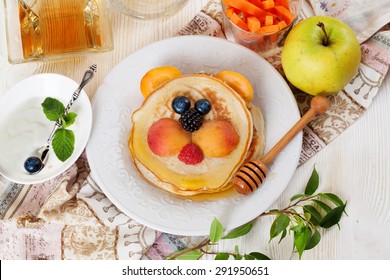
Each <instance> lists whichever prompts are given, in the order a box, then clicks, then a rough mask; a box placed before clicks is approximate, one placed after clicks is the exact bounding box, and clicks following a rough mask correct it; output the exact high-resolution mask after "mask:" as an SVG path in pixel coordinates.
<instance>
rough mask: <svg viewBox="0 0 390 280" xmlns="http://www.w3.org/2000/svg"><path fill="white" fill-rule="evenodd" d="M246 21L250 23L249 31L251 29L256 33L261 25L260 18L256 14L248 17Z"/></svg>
mask: <svg viewBox="0 0 390 280" xmlns="http://www.w3.org/2000/svg"><path fill="white" fill-rule="evenodd" d="M246 23H247V25H248V28H249V31H251V32H253V33H256V32H257V31H258V30H259V29H260V27H261V23H260V20H259V19H258V18H257V17H254V16H252V17H248V18H247V19H246Z"/></svg>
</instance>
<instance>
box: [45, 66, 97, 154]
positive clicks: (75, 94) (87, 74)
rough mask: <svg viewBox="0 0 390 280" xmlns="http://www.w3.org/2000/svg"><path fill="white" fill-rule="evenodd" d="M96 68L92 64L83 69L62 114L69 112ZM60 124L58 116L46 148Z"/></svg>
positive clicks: (47, 146) (60, 120)
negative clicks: (79, 81)
mask: <svg viewBox="0 0 390 280" xmlns="http://www.w3.org/2000/svg"><path fill="white" fill-rule="evenodd" d="M96 70H97V65H96V64H93V65H91V66H90V67H89V69H88V70H87V71H85V73H84V76H83V79H82V80H81V83H80V85H79V87H78V88H77V89H76V90H75V91H74V92H73V95H72V99H71V100H70V101H69V103H68V105H67V106H66V108H65V110H64V116H66V115H67V114H68V113H69V110H70V108H71V107H72V105H73V103H74V102H75V101H76V100H77V98H79V95H80V92H81V90H82V89H83V88H84V86H85V85H86V84H88V82H89V81H91V80H92V78H93V76H94V73H95V72H96ZM61 125H62V119H61V118H58V120H57V121H56V123H55V124H54V127H53V130H52V131H51V133H50V135H49V137H48V138H47V144H46V149H48V148H49V145H50V142H51V140H53V137H54V134H55V133H56V131H57V129H59V128H60V127H61ZM42 155H43V154H42Z"/></svg>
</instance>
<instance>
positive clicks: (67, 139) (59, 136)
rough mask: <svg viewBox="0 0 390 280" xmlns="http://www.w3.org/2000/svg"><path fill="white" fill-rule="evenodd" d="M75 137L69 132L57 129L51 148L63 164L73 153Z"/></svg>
mask: <svg viewBox="0 0 390 280" xmlns="http://www.w3.org/2000/svg"><path fill="white" fill-rule="evenodd" d="M74 142H75V137H74V133H73V131H71V130H68V129H64V128H59V129H58V130H57V131H56V133H55V134H54V138H53V141H52V147H53V150H54V153H55V154H56V156H57V158H58V159H59V160H60V161H62V162H64V161H66V160H67V159H68V158H69V157H70V156H71V155H72V153H73V150H74Z"/></svg>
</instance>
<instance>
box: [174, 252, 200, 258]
mask: <svg viewBox="0 0 390 280" xmlns="http://www.w3.org/2000/svg"><path fill="white" fill-rule="evenodd" d="M201 256H202V252H201V251H200V250H193V251H190V252H188V253H186V254H183V255H181V256H178V257H177V258H176V259H178V260H198V259H199V258H200V257H201Z"/></svg>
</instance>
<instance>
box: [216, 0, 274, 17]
mask: <svg viewBox="0 0 390 280" xmlns="http://www.w3.org/2000/svg"><path fill="white" fill-rule="evenodd" d="M223 3H224V4H225V5H226V6H228V7H233V8H236V9H239V10H240V11H242V12H245V13H248V14H250V15H252V16H255V17H258V18H261V17H263V16H266V15H267V12H266V11H264V10H263V9H261V8H259V7H257V6H256V5H253V4H252V3H250V2H248V1H247V0H223Z"/></svg>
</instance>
